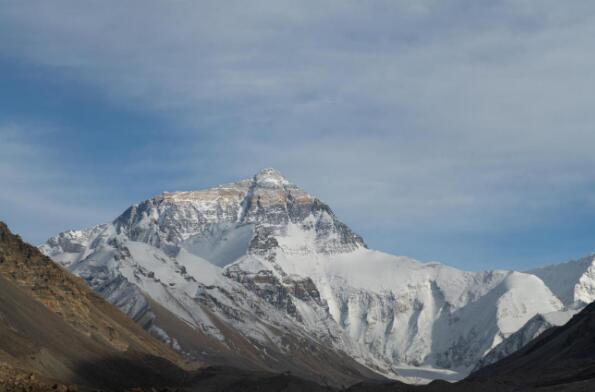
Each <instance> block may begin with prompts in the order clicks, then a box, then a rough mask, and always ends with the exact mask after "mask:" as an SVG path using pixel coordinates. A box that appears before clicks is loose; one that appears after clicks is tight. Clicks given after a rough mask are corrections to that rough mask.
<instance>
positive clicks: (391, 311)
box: [41, 169, 562, 383]
mask: <svg viewBox="0 0 595 392" xmlns="http://www.w3.org/2000/svg"><path fill="white" fill-rule="evenodd" d="M41 249H42V250H43V251H44V252H45V253H46V254H48V255H49V256H51V257H52V258H53V259H54V260H55V261H57V262H59V263H62V264H64V265H66V266H68V268H69V269H70V270H71V271H72V272H74V273H76V274H78V275H80V276H82V277H84V278H85V280H86V281H87V283H88V284H89V285H90V286H91V287H93V288H94V289H95V290H96V291H97V292H98V293H100V294H101V295H103V296H104V297H105V298H107V299H108V300H109V301H110V302H112V303H114V304H117V306H118V307H120V309H122V310H123V311H124V312H126V313H127V314H129V315H130V317H132V318H133V319H135V320H137V321H138V322H139V323H141V325H143V326H144V327H145V328H147V329H149V330H150V331H151V332H153V333H154V334H155V335H157V336H160V337H161V338H162V339H163V340H165V341H167V342H170V343H171V344H172V346H176V347H178V348H179V349H180V351H182V352H184V353H185V354H187V355H190V356H193V357H198V358H200V359H202V360H212V358H214V356H216V354H215V351H216V352H229V353H230V356H229V357H227V359H229V358H230V357H231V356H232V355H233V356H236V357H237V356H243V358H245V362H246V363H249V364H251V366H258V367H260V368H264V369H272V370H287V369H289V367H290V366H296V368H292V369H291V370H292V371H293V372H297V373H296V374H302V375H304V376H307V377H323V378H324V377H327V378H328V379H330V381H331V382H334V383H345V382H351V381H354V380H356V379H357V378H358V377H361V375H362V374H363V371H362V370H361V366H359V365H355V364H354V363H353V362H349V361H348V360H346V359H345V358H347V357H352V358H355V359H356V360H357V361H358V362H359V363H360V364H363V365H365V366H366V367H368V368H370V369H374V370H375V371H378V372H381V373H383V374H386V375H389V376H391V377H402V378H406V379H407V380H408V381H419V380H420V379H419V378H418V377H417V376H410V377H404V376H401V374H400V368H401V367H406V368H408V367H411V366H414V367H422V368H423V369H422V370H423V372H425V373H424V374H426V376H424V377H425V378H426V379H427V378H428V377H430V378H431V377H432V376H431V375H430V376H427V374H428V373H429V374H435V377H443V376H447V377H451V378H454V377H455V375H453V372H454V371H457V372H461V374H465V372H467V371H468V370H469V369H471V368H473V367H474V366H475V365H476V363H477V361H478V360H479V359H481V358H482V357H483V355H484V354H485V353H487V352H488V351H490V350H491V349H492V348H493V347H495V346H496V345H498V344H499V343H500V342H501V341H502V340H503V339H505V338H506V337H508V336H510V335H512V334H513V333H514V332H516V331H517V330H518V329H519V328H521V327H522V326H523V325H524V323H525V322H527V321H528V320H529V319H531V318H532V317H533V316H535V315H536V314H539V313H549V312H552V311H556V310H560V309H561V308H562V304H561V302H560V301H559V300H558V299H557V298H556V297H555V296H554V295H553V294H552V292H551V291H550V290H549V289H548V288H547V287H546V286H545V285H544V283H543V281H542V280H540V279H538V278H536V277H535V276H533V275H530V274H524V273H518V272H510V271H489V272H481V273H470V272H464V271H460V270H457V269H455V268H450V267H447V266H444V265H442V264H439V263H420V262H417V261H415V260H412V259H408V258H405V257H396V256H391V255H387V254H384V253H381V252H375V251H372V250H369V249H367V247H366V245H365V243H364V241H363V240H362V238H361V237H360V236H358V235H357V234H355V233H354V232H353V231H352V230H351V229H349V228H348V227H347V226H346V225H345V224H343V223H342V222H340V221H339V220H338V219H337V217H336V216H335V214H334V213H333V212H332V210H331V209H330V208H329V207H328V206H327V205H326V204H324V203H323V202H321V201H320V200H318V199H316V198H315V197H313V196H311V195H309V194H307V193H306V192H304V191H302V190H301V189H300V188H298V187H297V186H295V185H293V184H291V183H290V182H289V181H287V180H286V179H285V178H283V177H282V176H281V175H280V174H279V173H278V172H277V171H275V170H272V169H266V170H263V171H261V172H260V173H258V174H256V175H255V176H254V177H253V178H251V179H247V180H243V181H239V182H236V183H232V184H228V185H222V186H218V187H214V188H211V189H208V190H203V191H193V192H176V193H165V194H162V195H159V196H156V197H154V198H152V199H150V200H147V201H144V202H142V203H140V204H138V205H134V206H132V207H130V208H128V209H127V210H126V211H125V212H124V213H123V214H122V215H121V216H119V217H118V218H116V220H114V222H112V223H111V224H107V225H101V226H96V227H94V228H91V229H88V230H83V231H71V232H66V233H63V234H59V235H58V236H56V237H53V238H52V239H50V240H48V242H47V243H46V244H45V245H43V246H42V247H41ZM155 304H159V305H160V306H162V307H163V308H165V309H167V311H168V312H170V313H171V314H172V315H173V317H175V318H177V319H178V320H181V321H182V322H183V323H184V324H185V325H186V327H185V328H187V327H188V326H190V328H191V329H193V330H194V331H196V333H200V334H201V335H204V338H205V341H206V340H208V341H209V342H211V343H209V344H208V345H206V346H204V345H203V346H200V347H198V348H197V347H191V346H192V344H191V343H186V344H183V343H180V342H181V340H183V337H182V336H180V334H179V333H178V330H179V328H180V327H179V326H177V327H175V328H174V327H172V326H171V325H166V324H167V323H164V322H163V321H160V317H159V316H158V315H156V310H155ZM161 318H163V317H161ZM170 324H171V323H170ZM176 325H178V324H176ZM186 341H187V342H190V341H191V339H186ZM215 344H216V345H217V350H214V351H211V352H210V354H209V355H207V356H205V355H203V354H202V353H203V351H208V349H209V347H214V345H215ZM305 355H307V356H309V358H308V359H307V360H306V359H305ZM302 356H304V357H302ZM313 357H314V358H319V359H320V360H321V361H322V362H320V367H319V368H313V367H312V365H311V363H312V358H313ZM301 358H304V360H303V362H300V361H302V360H301ZM323 358H324V359H323ZM224 359H225V358H224ZM323 362H324V363H323ZM338 364H340V367H341V371H339V370H338V368H337V366H338ZM358 366H359V367H358ZM435 368H442V369H437V370H435ZM345 369H348V371H347V373H348V374H349V376H348V377H347V378H345V376H344V374H345V373H346V371H345ZM434 371H435V373H432V372H434ZM300 372H301V373H300ZM321 373H324V375H321ZM339 373H342V374H343V375H342V376H336V377H335V376H332V375H333V374H339ZM329 374H330V375H331V377H329V376H328V375H329ZM420 374H421V373H420ZM333 377H334V378H333ZM422 378H423V377H422ZM327 381H328V380H327Z"/></svg>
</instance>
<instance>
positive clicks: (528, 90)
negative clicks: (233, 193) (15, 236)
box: [0, 0, 595, 270]
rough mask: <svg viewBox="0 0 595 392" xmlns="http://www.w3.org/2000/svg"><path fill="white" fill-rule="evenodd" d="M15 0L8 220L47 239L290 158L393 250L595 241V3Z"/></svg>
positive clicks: (4, 14)
mask: <svg viewBox="0 0 595 392" xmlns="http://www.w3.org/2000/svg"><path fill="white" fill-rule="evenodd" d="M107 3H109V4H106V2H104V1H101V2H99V1H97V2H93V1H90V2H84V4H83V3H82V2H77V1H61V0H58V1H53V2H41V1H40V2H35V1H33V2H22V1H3V2H2V5H1V6H0V184H2V185H1V188H0V205H1V206H2V207H1V208H0V219H3V220H6V221H7V222H8V223H9V225H10V226H11V227H12V228H13V229H14V230H15V231H17V232H20V233H21V234H22V236H23V237H24V238H25V239H26V240H29V241H31V242H34V243H40V242H42V241H44V240H45V239H46V238H47V237H48V236H50V235H52V234H55V233H56V232H59V231H62V230H65V229H69V228H80V227H86V226H89V225H93V224H96V223H102V222H106V221H110V220H112V219H113V218H115V217H116V216H117V215H118V214H119V213H120V212H121V211H123V210H124V209H125V208H126V207H127V206H128V205H130V204H132V203H134V202H137V201H140V200H143V199H146V198H148V197H151V196H152V195H154V194H157V193H160V192H162V191H164V190H170V191H171V190H188V189H200V188H204V187H208V186H212V185H216V184H219V183H225V182H229V181H233V180H236V179H241V178H245V177H249V176H251V175H253V174H254V173H255V172H257V171H258V170H259V169H261V168H263V167H269V166H272V167H275V168H277V169H279V170H280V171H282V172H283V173H284V174H285V175H286V177H288V178H289V179H290V180H291V181H293V182H295V183H297V184H299V185H301V186H302V187H303V188H304V189H306V190H307V191H309V192H310V193H312V194H315V195H317V196H319V197H320V198H321V199H323V200H324V201H326V202H327V203H329V204H330V205H331V207H333V209H334V210H335V212H336V213H337V214H338V215H339V217H340V218H341V219H342V220H344V221H345V222H346V223H348V224H349V225H350V226H351V227H352V228H353V229H354V230H355V231H357V232H358V233H360V234H362V235H363V236H364V238H365V239H366V241H367V243H368V244H369V245H370V246H371V247H373V248H376V249H381V250H385V251H389V252H391V253H396V254H402V255H408V256H412V257H415V258H418V259H421V260H437V261H441V262H445V263H448V264H451V265H454V266H457V267H461V268H465V269H469V270H480V269H488V268H515V269H526V268H529V267H531V266H535V265H541V264H545V263H548V262H556V261H563V260H566V259H569V258H574V257H578V256H581V255H584V254H586V253H589V252H591V251H593V250H595V235H594V234H593V233H595V230H594V229H595V196H594V195H595V192H594V191H595V170H594V168H595V154H594V153H593V146H594V145H595V130H594V129H593V125H594V124H595V110H593V107H594V106H595V105H594V104H595V98H593V91H595V67H594V64H595V50H594V49H595V42H594V41H593V39H592V37H593V36H595V23H594V22H595V4H594V3H592V2H591V1H573V2H572V3H567V2H559V1H553V0H552V1H547V0H546V1H540V2H535V1H523V0H517V1H493V2H477V1H470V0H469V1H463V0H453V1H448V2H445V1H425V0H416V1H413V0H412V1H371V2H361V1H324V2H320V1H302V2H285V1H255V2H250V3H249V4H248V2H243V1H230V2H225V4H223V2H220V1H201V2H194V1H176V2H166V1H152V0H147V1H142V2H141V1H117V2H116V1H114V2H107Z"/></svg>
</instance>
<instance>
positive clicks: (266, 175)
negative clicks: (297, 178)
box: [254, 167, 289, 188]
mask: <svg viewBox="0 0 595 392" xmlns="http://www.w3.org/2000/svg"><path fill="white" fill-rule="evenodd" d="M254 182H255V183H256V184H257V185H259V186H268V187H275V188H278V187H283V186H286V185H289V181H287V179H286V178H285V177H283V175H282V174H281V173H280V172H279V171H278V170H276V169H273V168H270V167H269V168H266V169H262V170H261V171H259V172H258V173H256V175H255V176H254Z"/></svg>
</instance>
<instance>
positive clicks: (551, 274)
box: [528, 255, 595, 306]
mask: <svg viewBox="0 0 595 392" xmlns="http://www.w3.org/2000/svg"><path fill="white" fill-rule="evenodd" d="M528 273H530V274H534V275H535V276H538V277H539V278H540V279H541V280H543V281H544V282H545V284H547V285H548V287H549V288H550V289H551V290H552V292H553V293H554V294H555V295H556V296H557V297H558V298H559V299H560V300H561V301H562V302H563V303H564V305H567V306H569V305H572V304H575V303H582V304H583V305H587V304H590V303H591V302H593V301H595V255H589V256H585V257H583V258H581V259H578V260H572V261H569V262H567V263H563V264H554V265H548V266H546V267H542V268H537V269H534V270H531V271H528Z"/></svg>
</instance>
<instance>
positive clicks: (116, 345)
mask: <svg viewBox="0 0 595 392" xmlns="http://www.w3.org/2000/svg"><path fill="white" fill-rule="evenodd" d="M185 365H186V364H185V363H184V362H183V360H182V359H181V358H180V357H179V356H178V355H177V354H176V353H174V352H173V351H172V350H171V349H169V348H168V347H167V346H166V345H164V344H163V343H161V342H159V341H157V340H156V339H154V338H153V337H152V336H151V335H149V334H148V333H147V332H145V331H144V330H143V329H142V328H140V327H139V326H138V325H137V324H135V323H134V322H133V321H132V320H130V319H128V318H127V317H126V316H125V315H124V314H123V313H121V312H120V311H119V310H118V309H117V308H115V307H114V306H112V305H110V304H108V303H107V302H106V301H104V300H103V299H102V298H101V297H99V296H98V295H97V294H95V293H93V292H92V291H91V290H90V289H89V288H88V287H87V285H86V284H85V283H84V282H83V281H82V280H81V279H79V278H76V277H74V276H73V275H71V274H70V273H68V272H66V271H65V270H63V269H62V268H61V267H59V266H57V265H56V264H54V263H53V262H52V261H51V260H50V259H49V258H47V257H45V256H43V255H42V254H41V253H40V252H39V251H38V250H37V249H36V248H35V247H33V246H30V245H28V244H26V243H24V242H23V241H21V239H20V237H18V236H15V235H13V234H12V233H11V232H10V231H9V230H8V228H7V227H6V225H5V224H4V223H1V222H0V368H1V369H3V371H2V372H0V377H5V378H4V379H2V380H0V385H3V388H9V385H10V384H15V383H16V384H18V383H21V384H22V383H28V384H30V385H35V383H37V384H40V383H41V384H40V385H42V387H40V388H43V385H45V384H44V383H50V384H52V383H55V384H56V385H60V384H79V385H82V386H85V385H88V386H96V387H103V388H122V387H134V386H139V385H141V386H142V385H144V386H149V385H150V386H168V385H174V384H180V383H181V382H183V381H184V380H185V379H186V378H187V374H186V372H185V371H183V370H182V367H183V366H185ZM41 380H45V381H43V382H42V381H41ZM52 385H53V384H52Z"/></svg>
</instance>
